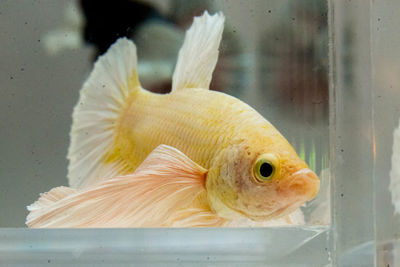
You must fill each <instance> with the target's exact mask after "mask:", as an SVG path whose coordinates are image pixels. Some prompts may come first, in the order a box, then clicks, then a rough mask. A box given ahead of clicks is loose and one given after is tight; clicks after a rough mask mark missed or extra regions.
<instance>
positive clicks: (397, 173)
mask: <svg viewBox="0 0 400 267" xmlns="http://www.w3.org/2000/svg"><path fill="white" fill-rule="evenodd" d="M392 153H393V154H392V169H391V170H390V185H389V191H390V192H391V195H392V203H393V205H394V213H395V214H400V122H399V128H396V129H395V130H394V132H393V152H392Z"/></svg>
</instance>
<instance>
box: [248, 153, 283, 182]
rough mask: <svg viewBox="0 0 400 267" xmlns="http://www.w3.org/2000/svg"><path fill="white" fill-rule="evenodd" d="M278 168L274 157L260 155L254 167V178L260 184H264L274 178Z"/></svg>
mask: <svg viewBox="0 0 400 267" xmlns="http://www.w3.org/2000/svg"><path fill="white" fill-rule="evenodd" d="M277 167H278V160H277V158H276V156H274V155H270V154H266V155H261V156H260V157H259V158H258V159H257V161H256V164H255V165H254V176H255V178H256V179H257V180H258V181H260V182H266V181H269V180H271V179H272V177H274V175H275V173H276V170H277Z"/></svg>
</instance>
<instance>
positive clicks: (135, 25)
mask: <svg viewBox="0 0 400 267" xmlns="http://www.w3.org/2000/svg"><path fill="white" fill-rule="evenodd" d="M80 4H81V7H82V11H83V15H84V39H85V42H87V43H90V44H93V45H94V46H95V47H96V52H95V55H94V57H93V61H95V60H96V59H97V57H98V56H99V55H101V54H103V53H104V52H106V51H107V49H108V48H109V47H110V46H111V45H112V44H113V43H114V42H115V41H116V40H117V39H118V38H120V37H124V36H125V37H127V38H129V39H132V40H133V41H134V42H135V44H136V46H137V49H138V57H139V60H138V63H139V77H140V80H141V83H142V86H143V87H144V88H146V89H148V90H150V91H152V92H157V93H168V92H169V91H170V89H171V82H172V74H173V69H174V65H175V63H176V60H177V55H178V51H179V48H180V47H181V45H182V43H183V39H184V32H185V31H186V30H187V29H188V28H189V27H190V25H191V24H192V22H193V17H194V16H198V15H201V14H203V12H204V11H205V10H208V11H209V12H210V13H215V11H214V8H213V3H212V1H208V0H207V1H204V0H203V1H197V0H196V1H195V0H192V1H186V0H172V1H171V2H170V7H169V9H168V12H164V13H161V12H160V11H159V10H158V9H157V7H155V6H152V5H150V4H147V3H145V2H144V1H133V0H115V1H110V0H99V1H96V0H80ZM237 39H238V38H237V37H236V36H235V35H234V34H233V33H232V30H231V29H229V25H225V31H224V34H223V40H222V44H221V49H220V56H219V60H218V62H217V66H216V69H215V71H214V74H213V80H212V83H211V86H210V89H212V90H217V91H222V92H228V93H232V94H234V95H236V96H237V95H240V93H241V91H242V88H244V85H245V84H246V82H247V77H245V75H244V74H243V73H244V72H245V71H244V69H245V68H246V61H243V60H241V58H240V53H241V46H240V44H239V41H238V40H237Z"/></svg>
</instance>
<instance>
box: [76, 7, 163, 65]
mask: <svg viewBox="0 0 400 267" xmlns="http://www.w3.org/2000/svg"><path fill="white" fill-rule="evenodd" d="M80 4H81V7H82V10H83V14H84V16H85V25H84V39H85V41H86V42H88V43H91V44H94V45H95V46H96V48H97V54H96V57H95V58H97V56H98V55H101V54H103V53H104V52H106V51H107V49H108V47H110V45H111V44H113V43H114V42H115V41H116V40H117V39H118V38H120V37H123V36H126V37H128V38H131V37H132V36H133V35H134V34H135V32H136V30H137V29H138V27H139V25H140V24H142V23H144V22H145V21H147V20H150V19H157V20H165V21H166V19H165V18H163V17H162V15H161V14H160V13H159V12H158V11H157V10H156V9H155V8H154V7H152V6H150V5H148V4H146V3H143V2H139V1H131V0H112V1H110V0H81V1H80Z"/></svg>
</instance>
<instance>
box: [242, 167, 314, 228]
mask: <svg viewBox="0 0 400 267" xmlns="http://www.w3.org/2000/svg"><path fill="white" fill-rule="evenodd" d="M319 187H320V181H319V178H318V176H317V175H316V174H315V173H314V172H313V171H311V170H310V169H301V170H299V171H297V172H295V173H293V174H292V175H290V176H289V177H288V178H286V179H284V180H282V181H280V182H279V184H278V185H277V192H278V195H279V197H280V198H281V200H282V205H281V206H280V207H277V209H274V210H272V211H270V212H268V213H264V214H247V217H249V218H251V219H252V220H254V221H265V220H271V219H278V218H280V217H283V216H286V215H288V214H290V213H292V212H293V211H295V210H296V209H298V208H299V207H300V206H301V205H302V204H303V203H305V202H307V201H310V200H312V199H313V198H314V197H315V196H316V195H317V193H318V191H319Z"/></svg>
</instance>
